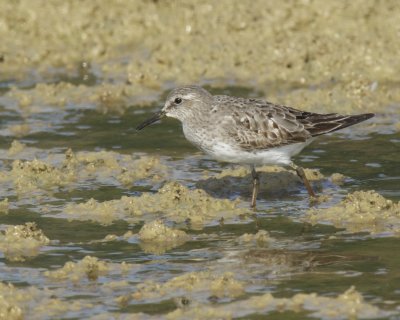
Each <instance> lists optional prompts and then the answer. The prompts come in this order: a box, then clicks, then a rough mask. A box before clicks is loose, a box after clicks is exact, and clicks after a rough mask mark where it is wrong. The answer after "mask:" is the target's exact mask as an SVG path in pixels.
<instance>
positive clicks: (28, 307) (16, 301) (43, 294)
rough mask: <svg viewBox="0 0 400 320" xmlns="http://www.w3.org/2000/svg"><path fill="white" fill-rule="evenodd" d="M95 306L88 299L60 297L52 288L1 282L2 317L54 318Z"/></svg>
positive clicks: (0, 313)
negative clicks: (65, 298) (42, 288)
mask: <svg viewBox="0 0 400 320" xmlns="http://www.w3.org/2000/svg"><path fill="white" fill-rule="evenodd" d="M90 307H93V306H92V305H91V304H90V303H88V302H87V301H82V300H68V301H65V300H63V299H58V298H56V297H54V292H53V291H51V290H40V289H38V288H36V287H34V286H31V287H27V288H16V287H15V286H13V285H12V284H11V283H1V282H0V319H2V320H3V319H4V320H23V319H50V318H52V319H54V318H60V317H62V315H64V314H65V313H66V312H73V311H78V310H81V309H84V308H90Z"/></svg>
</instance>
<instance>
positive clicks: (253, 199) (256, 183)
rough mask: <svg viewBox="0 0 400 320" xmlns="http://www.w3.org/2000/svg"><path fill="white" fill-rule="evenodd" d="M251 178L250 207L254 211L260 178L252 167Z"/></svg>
mask: <svg viewBox="0 0 400 320" xmlns="http://www.w3.org/2000/svg"><path fill="white" fill-rule="evenodd" d="M251 176H252V177H253V195H252V196H251V207H252V208H253V209H255V207H256V201H257V194H258V189H259V188H260V177H259V175H258V173H257V171H256V169H255V168H254V166H253V167H252V169H251Z"/></svg>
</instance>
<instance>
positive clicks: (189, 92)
mask: <svg viewBox="0 0 400 320" xmlns="http://www.w3.org/2000/svg"><path fill="white" fill-rule="evenodd" d="M212 99H213V97H212V95H211V94H210V93H209V92H208V91H207V90H205V89H203V88H201V87H198V86H184V87H179V88H176V89H174V90H172V91H171V92H170V93H169V94H168V96H167V99H166V101H165V104H164V107H163V108H162V109H161V111H159V112H156V113H155V114H154V115H153V116H152V117H151V118H149V119H147V120H145V121H144V122H143V123H141V124H140V125H139V126H137V127H136V130H142V129H143V128H145V127H147V126H148V125H150V124H152V123H154V122H156V121H158V120H160V119H162V118H164V117H165V116H166V117H171V118H175V119H178V120H180V121H185V119H187V118H188V117H191V116H196V110H199V109H201V108H202V107H203V106H207V105H211V104H212Z"/></svg>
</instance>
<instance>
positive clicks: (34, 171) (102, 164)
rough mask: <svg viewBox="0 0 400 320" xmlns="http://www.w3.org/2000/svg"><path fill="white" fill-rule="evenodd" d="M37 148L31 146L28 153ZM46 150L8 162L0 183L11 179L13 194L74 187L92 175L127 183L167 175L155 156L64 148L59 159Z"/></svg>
mask: <svg viewBox="0 0 400 320" xmlns="http://www.w3.org/2000/svg"><path fill="white" fill-rule="evenodd" d="M23 150H25V146H23V145H22V144H20V143H19V142H16V141H14V142H13V143H12V145H11V147H10V149H9V150H8V154H9V155H10V156H16V155H18V153H20V152H21V151H23ZM37 151H38V150H33V151H32V155H35V152H37ZM57 160H58V159H57V155H55V154H49V155H48V156H47V158H46V159H42V160H39V159H33V160H21V159H16V160H14V161H13V162H12V165H11V169H10V170H3V171H0V183H6V184H7V183H9V182H11V183H12V184H13V185H14V190H15V191H16V192H17V194H30V193H32V192H36V191H53V190H56V189H58V188H62V187H68V188H70V189H71V188H75V187H76V186H77V185H78V184H79V183H85V182H86V181H89V180H90V181H92V180H93V179H96V180H97V181H99V182H103V181H108V182H109V181H110V180H112V181H113V182H114V183H117V184H122V185H124V186H128V187H129V186H130V185H132V184H133V183H135V182H136V181H138V180H143V179H150V180H151V182H153V183H155V182H161V181H163V180H165V178H166V177H167V176H168V169H167V167H166V166H165V165H164V164H163V163H162V162H161V160H160V158H159V157H156V156H138V155H123V154H119V153H116V152H113V151H98V152H85V151H81V152H77V153H74V152H73V151H72V150H70V149H69V150H67V151H66V153H65V156H64V159H63V160H62V161H57Z"/></svg>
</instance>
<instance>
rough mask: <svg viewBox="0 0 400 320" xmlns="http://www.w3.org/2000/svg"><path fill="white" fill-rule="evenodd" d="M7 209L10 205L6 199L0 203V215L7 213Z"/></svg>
mask: <svg viewBox="0 0 400 320" xmlns="http://www.w3.org/2000/svg"><path fill="white" fill-rule="evenodd" d="M9 208H10V204H9V202H8V198H5V199H4V200H1V201H0V213H8V209H9Z"/></svg>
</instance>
